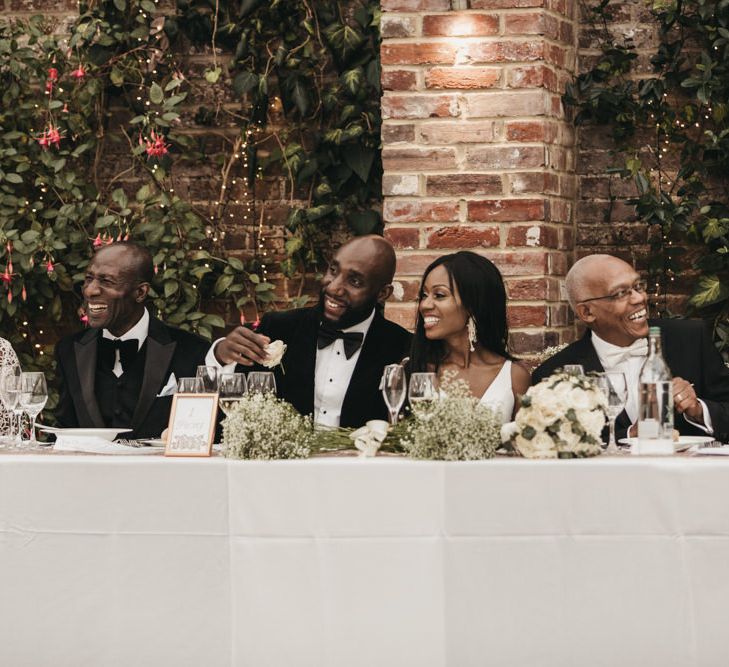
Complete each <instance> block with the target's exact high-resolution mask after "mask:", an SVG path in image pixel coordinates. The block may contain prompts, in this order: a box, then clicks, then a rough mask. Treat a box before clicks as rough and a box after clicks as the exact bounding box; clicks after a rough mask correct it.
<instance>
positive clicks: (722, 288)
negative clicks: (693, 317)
mask: <svg viewBox="0 0 729 667" xmlns="http://www.w3.org/2000/svg"><path fill="white" fill-rule="evenodd" d="M727 297H729V288H727V287H726V285H723V284H722V282H721V280H720V279H719V276H717V275H715V274H712V275H705V276H701V278H699V284H698V285H697V287H696V291H695V292H694V294H693V295H692V296H691V298H690V299H689V303H691V304H692V305H694V306H696V307H697V308H705V307H706V306H711V305H713V304H715V303H719V302H720V301H724V300H726V299H727Z"/></svg>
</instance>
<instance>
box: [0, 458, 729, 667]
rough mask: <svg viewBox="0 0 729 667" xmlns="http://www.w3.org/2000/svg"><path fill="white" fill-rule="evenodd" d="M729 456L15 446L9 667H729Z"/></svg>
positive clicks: (3, 462) (4, 641)
mask: <svg viewBox="0 0 729 667" xmlns="http://www.w3.org/2000/svg"><path fill="white" fill-rule="evenodd" d="M728 624H729V461H725V460H695V459H693V460H692V459H678V458H674V459H668V460H662V459H642V460H636V459H631V458H626V459H613V460H589V461H550V462H545V461H539V462H530V461H523V460H495V461H488V462H478V463H457V464H453V463H449V464H443V463H426V462H411V461H405V460H397V459H392V458H382V459H376V460H370V461H361V460H356V459H318V460H310V461H300V462H273V463H258V462H229V461H226V460H224V459H220V458H213V459H208V460H180V459H163V458H158V457H124V458H114V457H101V456H97V457H94V456H17V455H16V456H10V455H4V456H0V665H4V666H5V665H7V666H8V667H21V666H23V665H29V666H33V667H36V666H38V667H41V666H42V667H45V666H51V665H52V666H53V667H63V666H66V665H68V666H69V667H84V666H87V665H88V666H90V667H91V666H93V667H100V666H106V665H114V666H117V665H118V666H119V667H122V666H124V667H128V666H134V667H138V666H145V665H150V666H152V665H154V666H155V667H160V666H163V667H166V666H167V665H170V666H175V667H179V666H183V665H190V666H193V665H194V666H195V667H198V666H202V665H205V666H206V667H216V666H218V665H220V666H226V665H246V666H248V665H250V666H253V667H265V666H268V665H274V666H277V667H278V666H280V667H308V666H311V667H357V666H363V667H364V666H367V667H372V666H375V665H377V666H378V667H379V666H385V667H387V666H393V667H408V666H411V665H412V666H413V667H428V666H431V665H432V666H433V667H443V666H445V665H447V666H449V667H469V666H471V665H473V666H476V665H478V666H479V667H480V666H483V665H499V666H502V665H518V666H519V667H525V666H532V665H534V666H539V667H542V666H545V665H555V666H559V667H564V666H566V665H574V666H576V667H587V666H590V667H594V666H597V665H605V666H610V667H613V666H616V665H620V666H621V667H624V666H630V665H645V664H651V665H660V666H661V667H668V666H671V665H676V666H680V667H686V666H690V665H722V666H725V665H729V639H728V637H729V632H728V631H727V625H728Z"/></svg>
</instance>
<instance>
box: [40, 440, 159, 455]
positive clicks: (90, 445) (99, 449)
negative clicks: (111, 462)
mask: <svg viewBox="0 0 729 667" xmlns="http://www.w3.org/2000/svg"><path fill="white" fill-rule="evenodd" d="M53 449H54V450H56V451H59V452H86V453H87V454H153V453H157V454H158V453H160V448H159V447H130V446H129V445H122V444H120V443H118V442H110V441H109V440H104V439H103V438H99V437H96V436H78V435H74V436H70V435H69V436H63V435H58V436H57V437H56V444H55V445H53ZM162 451H164V450H162Z"/></svg>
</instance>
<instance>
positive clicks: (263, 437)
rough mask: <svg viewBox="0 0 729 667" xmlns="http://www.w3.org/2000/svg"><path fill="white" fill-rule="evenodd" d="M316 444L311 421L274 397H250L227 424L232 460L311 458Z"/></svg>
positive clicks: (225, 435)
mask: <svg viewBox="0 0 729 667" xmlns="http://www.w3.org/2000/svg"><path fill="white" fill-rule="evenodd" d="M314 440H315V434H314V428H313V425H312V421H311V418H310V417H303V416H302V415H300V414H299V413H298V412H297V411H296V409H295V408H294V407H293V406H292V405H290V404H289V403H287V402H286V401H282V400H281V399H278V398H276V397H275V396H274V395H273V394H261V393H251V394H246V395H245V396H244V397H243V399H242V400H241V401H239V402H238V405H236V406H235V407H234V408H233V409H232V410H231V411H230V414H229V415H228V416H227V417H226V419H225V420H223V448H224V451H225V455H226V456H227V457H229V458H235V459H302V458H307V457H308V456H309V455H310V453H311V448H312V446H313V444H314Z"/></svg>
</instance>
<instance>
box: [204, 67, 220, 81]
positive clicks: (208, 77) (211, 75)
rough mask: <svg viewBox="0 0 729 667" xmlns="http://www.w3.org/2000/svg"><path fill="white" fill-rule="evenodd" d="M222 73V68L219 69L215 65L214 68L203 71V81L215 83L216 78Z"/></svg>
mask: <svg viewBox="0 0 729 667" xmlns="http://www.w3.org/2000/svg"><path fill="white" fill-rule="evenodd" d="M222 73H223V70H222V69H220V67H216V68H215V69H209V70H206V71H205V81H207V82H208V83H217V82H218V79H219V78H220V75H221V74H222Z"/></svg>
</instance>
